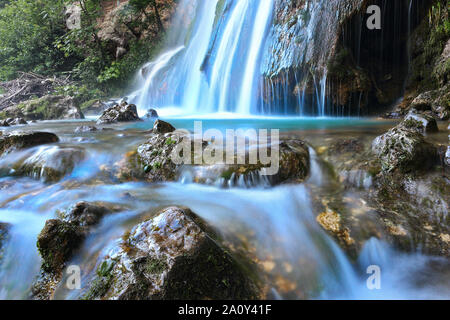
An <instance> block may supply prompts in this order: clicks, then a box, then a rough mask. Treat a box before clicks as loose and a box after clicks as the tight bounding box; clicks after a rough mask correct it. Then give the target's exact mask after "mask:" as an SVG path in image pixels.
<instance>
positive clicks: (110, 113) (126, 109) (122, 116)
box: [97, 102, 141, 124]
mask: <svg viewBox="0 0 450 320" xmlns="http://www.w3.org/2000/svg"><path fill="white" fill-rule="evenodd" d="M135 121H141V119H140V118H139V116H138V112H137V108H136V106H135V105H134V104H127V103H126V102H123V103H121V104H120V105H119V104H117V105H115V106H113V107H111V108H108V109H106V110H105V111H104V112H103V114H102V115H101V117H100V118H99V119H98V121H97V124H111V123H118V122H135Z"/></svg>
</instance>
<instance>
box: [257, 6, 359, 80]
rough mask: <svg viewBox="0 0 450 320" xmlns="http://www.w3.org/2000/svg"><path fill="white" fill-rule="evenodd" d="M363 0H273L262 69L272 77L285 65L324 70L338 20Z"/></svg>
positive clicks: (335, 38) (337, 31)
mask: <svg viewBox="0 0 450 320" xmlns="http://www.w3.org/2000/svg"><path fill="white" fill-rule="evenodd" d="M364 2H366V1H365V0H344V1H341V0H318V1H311V0H292V1H284V0H277V1H276V7H275V17H274V26H273V28H272V30H271V33H270V41H269V45H268V47H267V50H266V52H265V55H264V60H263V64H262V72H263V74H264V75H265V76H267V77H274V76H277V75H279V74H280V73H282V72H283V71H285V70H287V69H289V68H302V69H306V68H307V67H308V66H311V67H312V66H314V67H315V68H316V71H318V72H324V70H325V67H326V64H327V62H328V60H329V59H330V57H331V56H332V55H333V53H334V51H335V48H336V45H337V42H338V40H339V35H340V32H341V30H342V24H343V22H344V21H346V20H348V19H349V17H351V16H352V15H354V14H355V13H356V12H359V11H360V10H361V8H362V7H363V5H364Z"/></svg>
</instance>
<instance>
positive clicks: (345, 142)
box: [329, 139, 364, 154]
mask: <svg viewBox="0 0 450 320" xmlns="http://www.w3.org/2000/svg"><path fill="white" fill-rule="evenodd" d="M363 150H364V145H363V144H362V142H361V141H359V140H358V139H339V140H337V141H335V142H334V144H333V145H332V146H330V149H329V152H333V153H338V154H341V153H346V152H353V153H359V152H362V151H363Z"/></svg>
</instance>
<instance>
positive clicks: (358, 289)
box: [0, 118, 450, 299]
mask: <svg viewBox="0 0 450 320" xmlns="http://www.w3.org/2000/svg"><path fill="white" fill-rule="evenodd" d="M166 120H167V119H166ZM169 121H171V122H176V119H170V120H169ZM177 121H178V125H180V126H184V127H186V128H189V126H190V125H192V122H193V120H192V119H183V118H181V119H180V118H179V119H178V120H177ZM203 121H204V122H205V127H208V126H214V125H216V124H217V122H216V121H215V120H214V119H211V120H207V119H203ZM347 121H348V120H345V119H342V120H338V119H330V120H320V119H303V120H302V119H278V120H277V119H263V118H261V119H259V120H257V119H253V123H252V122H250V125H251V126H253V127H266V128H270V127H283V128H284V129H283V131H284V132H288V131H289V130H291V129H293V128H297V130H298V127H299V126H303V127H305V128H306V129H304V130H300V131H298V134H299V135H301V136H303V137H306V138H308V137H314V136H315V137H317V132H318V130H319V131H320V132H322V134H323V135H325V134H326V133H327V132H347V131H349V130H352V131H353V132H355V133H356V134H364V135H367V134H368V135H376V134H377V133H379V132H380V131H382V130H385V128H386V125H387V124H385V123H380V122H376V121H369V120H366V121H362V120H361V123H358V121H356V120H354V122H355V121H356V122H355V126H354V127H353V128H351V129H349V127H348V123H347ZM86 123H87V122H84V124H86ZM78 125H80V123H76V122H46V123H40V124H33V125H31V126H30V127H31V129H33V130H43V129H45V130H46V131H50V132H54V133H56V134H57V135H58V136H59V137H60V138H61V142H59V143H57V144H56V145H57V146H73V145H74V144H76V145H78V146H81V147H83V148H84V149H85V150H86V151H87V157H86V159H85V160H84V161H82V162H81V163H79V164H78V165H77V166H76V167H75V168H74V170H73V172H72V173H70V174H68V175H67V176H66V177H65V178H64V179H63V180H62V181H60V182H58V183H54V184H45V183H43V182H41V181H39V180H35V179H31V178H25V177H24V178H17V177H15V178H12V177H4V178H1V179H0V189H1V192H0V221H2V222H7V223H9V224H11V225H12V228H11V230H10V236H9V240H8V242H7V243H6V245H5V247H4V255H3V259H2V262H1V265H0V298H1V299H26V298H28V297H29V288H30V286H31V285H32V283H33V281H34V279H35V277H36V276H37V275H38V273H39V267H40V263H41V260H40V257H39V254H38V252H37V248H36V238H37V236H38V234H39V232H40V230H41V229H42V227H43V226H44V224H45V221H46V220H47V219H50V218H54V217H56V214H57V211H58V210H65V209H67V208H68V207H70V206H71V205H73V204H74V203H76V202H78V201H81V200H83V201H102V202H108V203H112V204H115V205H117V206H119V207H120V208H121V210H120V212H118V213H115V214H111V215H108V216H106V217H105V218H104V219H103V220H102V223H101V224H100V226H98V227H96V228H95V231H94V232H93V233H92V234H91V235H90V236H89V237H88V239H87V240H86V241H85V243H84V244H83V246H82V248H81V249H80V251H79V252H78V253H77V254H76V256H75V257H74V258H73V260H72V261H71V262H70V263H69V265H79V266H80V267H81V270H82V274H83V286H85V285H86V283H87V280H88V279H90V277H91V276H92V273H93V272H94V270H95V269H96V266H97V265H98V264H99V262H100V261H101V259H102V257H104V256H105V255H106V253H107V252H108V250H109V249H110V248H111V247H112V246H113V245H114V243H115V241H116V240H117V239H119V238H120V237H121V236H122V235H123V234H124V232H126V231H127V230H129V228H131V227H132V226H133V225H135V224H136V223H138V222H139V221H141V220H142V219H143V218H144V217H151V216H152V215H154V214H155V213H157V212H158V210H160V209H161V208H164V207H167V206H171V205H180V206H187V207H190V208H191V209H192V210H193V211H194V212H196V213H197V214H199V215H200V216H201V217H202V218H203V219H205V220H206V221H208V222H209V223H210V224H211V225H213V226H214V227H215V228H217V229H218V230H219V231H220V232H221V233H222V234H223V236H224V239H226V240H227V241H229V243H231V244H232V243H236V239H239V241H238V242H237V243H239V244H240V245H241V247H242V248H245V249H244V254H246V255H248V256H249V257H253V258H254V259H255V260H257V261H260V262H261V263H262V265H264V266H266V267H267V268H265V269H266V270H265V271H266V272H265V277H266V278H265V279H266V280H265V281H266V282H267V284H268V285H270V286H271V287H272V288H273V289H272V290H271V296H270V297H272V298H280V299H281V298H287V299H304V298H312V299H341V298H349V299H356V298H358V299H365V298H368V299H372V298H376V299H391V298H400V299H406V298H412V299H415V298H431V299H433V298H450V291H449V289H450V274H449V270H450V268H448V266H449V262H448V260H445V259H442V258H434V257H427V256H424V255H421V254H419V253H417V254H404V253H399V252H396V251H395V250H394V249H392V248H391V247H389V245H387V244H386V243H384V242H382V241H380V240H377V239H372V240H370V241H368V242H367V244H366V245H365V248H364V249H363V251H362V253H361V255H360V257H359V258H358V259H357V260H352V259H350V258H349V257H347V255H346V254H345V253H344V252H343V251H342V250H341V249H340V247H339V246H338V245H337V244H336V243H335V241H334V240H332V238H330V237H329V236H328V235H327V234H326V233H325V232H324V231H323V230H322V229H321V227H320V226H319V224H318V223H317V222H316V220H315V217H316V216H317V215H318V214H319V213H320V212H316V211H315V209H314V206H313V203H312V197H311V195H312V192H314V191H312V190H313V189H314V188H316V189H317V188H318V189H319V190H321V189H323V188H326V186H327V185H328V184H329V179H330V178H329V177H328V175H327V174H326V172H325V171H323V168H322V166H321V165H320V163H319V162H318V160H317V156H315V154H314V153H313V155H312V160H311V161H312V162H313V163H312V171H313V172H312V173H311V178H310V180H308V181H307V182H306V183H305V184H301V185H286V186H280V187H276V188H264V187H262V186H261V187H255V188H251V189H246V188H231V189H223V188H218V187H214V186H206V185H199V184H193V183H189V182H185V183H183V182H181V181H180V182H174V183H163V184H152V185H151V184H146V183H124V184H121V183H118V182H117V181H115V179H114V178H113V177H111V176H110V175H108V174H107V171H105V169H104V168H105V167H111V166H113V165H114V163H115V162H117V161H118V160H120V159H121V157H122V156H123V154H125V153H126V152H127V151H130V150H132V149H133V147H134V146H135V145H137V144H139V143H140V142H142V141H144V140H145V138H146V131H145V130H148V128H149V127H151V126H152V123H151V122H144V123H141V124H139V125H117V126H115V127H114V129H115V130H114V131H99V132H95V133H85V134H77V133H74V129H75V128H76V127H77V126H78ZM223 125H224V126H225V127H226V126H229V125H230V123H228V124H227V123H226V122H225V123H224V124H223ZM239 125H240V124H239V121H237V124H235V126H239ZM14 156H16V157H17V156H18V155H17V154H12V155H11V157H10V158H9V160H8V159H2V163H0V166H2V167H5V166H6V167H7V163H8V161H11V158H14ZM370 265H378V266H380V267H381V269H382V272H383V273H382V274H383V277H382V290H373V291H372V290H369V289H368V288H367V286H366V281H367V279H368V277H369V275H368V274H367V273H366V269H367V267H368V266H370ZM80 294H81V291H77V290H73V291H70V290H67V289H66V288H65V287H64V281H63V282H62V284H61V286H60V288H58V290H57V293H56V296H55V297H56V298H57V299H76V298H78V297H79V296H80Z"/></svg>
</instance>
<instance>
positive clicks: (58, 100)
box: [3, 95, 84, 120]
mask: <svg viewBox="0 0 450 320" xmlns="http://www.w3.org/2000/svg"><path fill="white" fill-rule="evenodd" d="M3 112H4V113H5V115H6V116H7V117H11V118H20V117H22V118H24V119H26V120H64V119H84V115H83V113H82V112H81V110H80V108H79V106H78V105H77V103H76V100H75V99H74V98H73V97H69V96H54V95H47V96H44V97H42V98H39V99H34V100H29V101H26V102H22V103H20V104H18V105H15V106H12V107H9V108H6V109H5V110H3Z"/></svg>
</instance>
